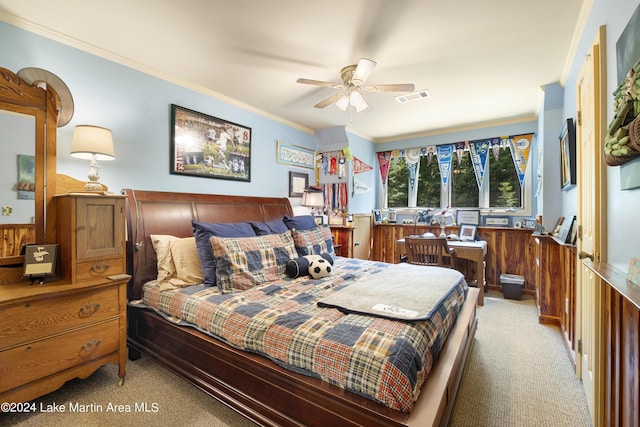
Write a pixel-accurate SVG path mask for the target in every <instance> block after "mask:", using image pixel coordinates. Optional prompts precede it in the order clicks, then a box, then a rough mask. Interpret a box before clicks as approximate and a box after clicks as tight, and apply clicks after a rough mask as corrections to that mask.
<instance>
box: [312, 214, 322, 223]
mask: <svg viewBox="0 0 640 427" xmlns="http://www.w3.org/2000/svg"><path fill="white" fill-rule="evenodd" d="M314 219H315V220H316V224H318V225H324V215H315V216H314Z"/></svg>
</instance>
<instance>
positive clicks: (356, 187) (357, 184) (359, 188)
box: [353, 176, 371, 195]
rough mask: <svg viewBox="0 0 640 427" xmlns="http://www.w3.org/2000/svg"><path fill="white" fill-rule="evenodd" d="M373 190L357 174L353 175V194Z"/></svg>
mask: <svg viewBox="0 0 640 427" xmlns="http://www.w3.org/2000/svg"><path fill="white" fill-rule="evenodd" d="M369 191H371V189H370V188H369V187H368V186H367V185H366V184H365V183H364V182H362V181H360V180H359V179H358V178H356V177H355V176H354V177H353V194H354V195H356V194H362V193H366V192H369Z"/></svg>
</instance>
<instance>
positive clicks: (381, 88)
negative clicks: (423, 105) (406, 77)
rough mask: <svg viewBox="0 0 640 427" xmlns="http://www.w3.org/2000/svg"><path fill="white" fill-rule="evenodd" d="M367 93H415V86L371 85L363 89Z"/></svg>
mask: <svg viewBox="0 0 640 427" xmlns="http://www.w3.org/2000/svg"><path fill="white" fill-rule="evenodd" d="M361 89H362V90H364V91H365V92H413V91H414V90H415V85H413V84H411V83H407V84H392V85H371V86H364V87H362V88H361Z"/></svg>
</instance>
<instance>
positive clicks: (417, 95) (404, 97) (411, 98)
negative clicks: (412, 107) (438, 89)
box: [396, 89, 431, 104]
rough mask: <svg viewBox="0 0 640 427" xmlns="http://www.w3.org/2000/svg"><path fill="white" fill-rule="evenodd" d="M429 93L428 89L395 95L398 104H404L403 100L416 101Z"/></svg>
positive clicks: (427, 96) (428, 95) (426, 96)
mask: <svg viewBox="0 0 640 427" xmlns="http://www.w3.org/2000/svg"><path fill="white" fill-rule="evenodd" d="M430 96H431V94H430V93H429V91H428V90H426V89H425V90H421V91H419V92H413V93H408V94H406V95H398V96H396V101H398V103H400V104H404V103H405V102H411V101H417V100H419V99H425V98H429V97H430Z"/></svg>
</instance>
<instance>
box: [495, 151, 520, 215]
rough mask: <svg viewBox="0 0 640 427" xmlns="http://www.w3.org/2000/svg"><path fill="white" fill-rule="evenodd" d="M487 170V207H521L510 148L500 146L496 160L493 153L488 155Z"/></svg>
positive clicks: (518, 185)
mask: <svg viewBox="0 0 640 427" xmlns="http://www.w3.org/2000/svg"><path fill="white" fill-rule="evenodd" d="M489 171H490V172H489V207H491V208H520V207H522V190H521V188H520V180H519V179H518V172H517V171H516V168H515V166H514V165H513V158H512V157H511V149H510V148H508V147H506V148H501V149H500V154H499V156H498V159H497V160H496V158H495V156H493V154H490V155H489Z"/></svg>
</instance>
